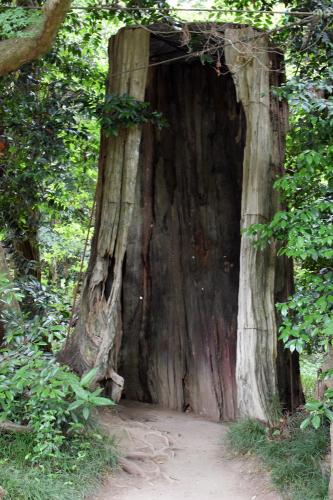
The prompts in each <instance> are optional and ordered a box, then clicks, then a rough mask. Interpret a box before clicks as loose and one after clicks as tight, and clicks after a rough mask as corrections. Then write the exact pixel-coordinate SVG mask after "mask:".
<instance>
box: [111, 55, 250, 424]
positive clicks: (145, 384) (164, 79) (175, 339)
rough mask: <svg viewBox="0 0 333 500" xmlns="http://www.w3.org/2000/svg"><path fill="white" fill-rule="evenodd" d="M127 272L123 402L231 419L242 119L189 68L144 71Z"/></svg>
mask: <svg viewBox="0 0 333 500" xmlns="http://www.w3.org/2000/svg"><path fill="white" fill-rule="evenodd" d="M146 100H148V101H149V102H151V106H152V109H158V110H159V111H161V112H162V114H163V116H164V117H165V118H166V120H167V122H168V127H167V128H165V129H163V130H162V131H158V130H154V128H153V127H152V126H151V125H148V126H146V127H145V129H144V131H143V139H142V147H141V153H140V168H139V172H140V178H139V181H140V182H139V185H138V188H137V204H136V208H135V215H134V219H133V223H132V227H131V231H130V237H129V242H128V247H127V253H126V264H125V267H124V272H123V294H122V295H123V298H122V317H123V330H124V334H123V339H122V356H121V364H120V368H119V371H120V373H121V374H122V375H123V376H124V379H125V389H124V393H125V396H126V397H127V398H129V399H139V400H144V401H151V402H154V403H158V404H159V405H162V406H164V407H168V408H173V409H177V410H186V411H194V412H195V413H198V414H202V415H206V416H209V417H211V418H214V419H215V420H219V419H221V418H223V419H225V420H229V419H233V418H235V415H236V406H235V403H236V385H235V363H236V333H237V300H238V276H239V251H240V201H241V185H242V163H243V151H244V143H245V117H244V112H243V109H242V106H241V105H239V104H237V101H236V94H235V87H234V84H233V81H232V78H231V76H230V75H226V76H225V77H223V78H218V77H217V75H216V72H215V70H214V68H213V67H212V66H211V65H207V66H203V65H202V64H201V62H200V61H197V60H194V61H193V60H192V61H191V62H187V63H186V64H172V65H166V66H160V67H157V68H154V69H151V70H150V72H149V82H148V85H147V94H146Z"/></svg>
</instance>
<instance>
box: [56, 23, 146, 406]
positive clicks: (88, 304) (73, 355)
mask: <svg viewBox="0 0 333 500" xmlns="http://www.w3.org/2000/svg"><path fill="white" fill-rule="evenodd" d="M109 57H110V74H109V82H108V92H109V93H114V94H117V95H123V94H129V95H131V96H132V97H134V98H135V99H137V100H140V101H142V100H143V98H144V94H145V88H146V74H147V64H148V58H149V33H148V32H147V31H145V30H143V29H138V28H133V29H123V30H121V31H120V32H119V33H118V35H117V36H116V37H113V38H111V44H110V52H109ZM141 68H144V69H141ZM140 140H141V128H140V127H139V126H133V127H132V128H129V129H120V130H119V131H118V135H117V136H116V137H106V135H105V132H104V131H102V137H101V149H100V161H99V176H98V186H97V208H96V222H95V232H94V237H93V243H92V253H91V258H90V262H89V268H88V272H87V276H86V279H85V284H84V289H83V294H82V300H81V309H80V318H79V322H78V326H77V329H76V332H75V333H74V335H72V336H71V337H70V338H69V339H68V341H67V343H66V345H65V347H64V349H63V351H62V352H61V353H60V355H59V359H60V360H61V361H64V362H65V363H68V364H69V365H70V366H71V367H73V368H74V369H75V370H76V371H77V372H79V373H83V372H84V371H86V370H88V369H90V368H92V367H97V368H98V375H97V379H98V380H104V379H106V380H108V379H111V380H112V381H113V383H114V384H115V386H116V387H115V388H114V391H117V386H118V385H121V384H122V381H121V379H120V378H119V377H118V376H117V374H116V373H115V371H114V368H115V367H116V366H117V351H118V345H119V343H120V337H121V329H122V327H121V324H120V294H121V286H122V267H123V259H124V254H125V251H126V246H127V235H128V230H129V226H130V223H131V217H132V212H133V205H134V200H135V185H136V178H137V169H138V160H139V145H140ZM114 397H115V396H114Z"/></svg>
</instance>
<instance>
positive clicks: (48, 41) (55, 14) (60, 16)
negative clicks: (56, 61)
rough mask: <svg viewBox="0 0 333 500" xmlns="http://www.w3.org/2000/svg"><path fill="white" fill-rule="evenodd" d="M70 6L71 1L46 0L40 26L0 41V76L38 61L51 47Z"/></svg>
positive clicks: (37, 25)
mask: <svg viewBox="0 0 333 500" xmlns="http://www.w3.org/2000/svg"><path fill="white" fill-rule="evenodd" d="M70 4H71V0H47V1H46V2H45V4H44V6H43V10H42V17H41V20H40V24H37V23H36V24H35V25H34V26H32V27H30V28H28V29H27V30H25V31H24V35H23V36H20V37H18V38H12V39H9V40H2V41H0V76H3V75H6V74H7V73H10V72H11V71H15V70H17V69H18V68H19V67H20V66H22V64H26V63H28V62H30V61H32V60H34V59H38V58H39V57H41V56H42V55H43V54H45V53H46V52H47V51H48V50H49V49H50V48H51V47H52V44H53V42H54V39H55V37H56V35H57V32H58V30H59V28H60V26H61V24H62V22H63V20H64V19H65V16H66V14H67V12H68V11H69V8H70Z"/></svg>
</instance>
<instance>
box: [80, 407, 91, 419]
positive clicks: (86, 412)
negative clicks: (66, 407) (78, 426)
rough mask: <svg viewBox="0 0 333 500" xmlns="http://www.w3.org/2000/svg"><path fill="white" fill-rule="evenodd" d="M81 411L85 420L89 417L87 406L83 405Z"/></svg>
mask: <svg viewBox="0 0 333 500" xmlns="http://www.w3.org/2000/svg"><path fill="white" fill-rule="evenodd" d="M82 413H83V417H84V419H85V420H88V418H89V415H90V411H89V408H88V407H87V406H85V407H84V408H83V410H82Z"/></svg>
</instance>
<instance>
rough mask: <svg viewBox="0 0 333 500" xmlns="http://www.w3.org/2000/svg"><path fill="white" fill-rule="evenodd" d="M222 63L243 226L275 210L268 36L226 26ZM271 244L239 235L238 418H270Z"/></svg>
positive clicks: (273, 342) (273, 378) (274, 392)
mask: <svg viewBox="0 0 333 500" xmlns="http://www.w3.org/2000/svg"><path fill="white" fill-rule="evenodd" d="M225 40H226V46H225V57H226V64H227V66H228V67H229V69H230V71H231V72H232V75H233V78H234V81H235V85H236V89H237V95H238V99H239V100H240V102H241V103H242V104H243V107H244V110H245V116H246V127H247V134H246V146H245V151H244V164H243V189H242V209H241V229H242V230H243V231H244V230H246V229H247V228H248V227H249V226H251V225H252V224H260V223H265V222H268V221H269V220H270V219H271V216H272V214H273V213H274V209H276V207H275V206H274V194H273V187H272V185H273V179H274V177H273V176H274V174H276V172H277V169H278V167H279V166H280V164H281V158H280V156H279V154H278V152H277V150H276V144H275V142H274V141H275V139H274V132H273V128H272V117H271V102H270V70H271V64H270V63H271V61H270V57H269V52H268V40H267V38H266V37H265V36H260V37H259V36H258V32H256V31H255V30H253V29H252V28H242V29H239V30H234V29H227V30H226V32H225ZM275 267H276V248H275V246H274V244H272V245H271V246H270V247H268V248H266V249H264V250H260V249H258V248H256V247H255V246H254V245H253V244H252V243H251V241H250V239H249V238H248V236H247V235H246V234H244V233H243V234H242V240H241V251H240V279H239V300H238V331H237V365H236V382H237V399H238V410H239V414H240V416H242V417H252V418H257V419H260V420H262V421H268V422H270V421H271V420H272V418H273V417H272V414H273V411H272V410H273V408H272V405H274V400H278V399H279V398H278V386H277V372H276V368H275V367H276V360H277V327H276V316H275V300H274V290H275Z"/></svg>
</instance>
